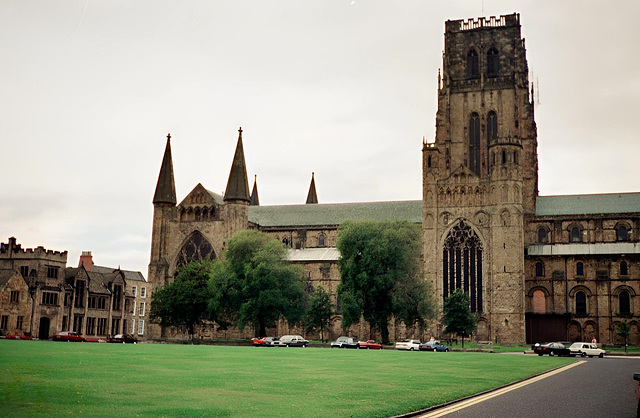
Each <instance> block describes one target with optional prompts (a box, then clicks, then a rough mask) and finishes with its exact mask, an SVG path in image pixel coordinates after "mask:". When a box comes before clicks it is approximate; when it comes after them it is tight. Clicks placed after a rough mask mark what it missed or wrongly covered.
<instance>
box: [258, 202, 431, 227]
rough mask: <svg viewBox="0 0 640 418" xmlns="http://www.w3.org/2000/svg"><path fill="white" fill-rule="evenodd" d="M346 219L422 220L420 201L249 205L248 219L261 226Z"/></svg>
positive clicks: (283, 225)
mask: <svg viewBox="0 0 640 418" xmlns="http://www.w3.org/2000/svg"><path fill="white" fill-rule="evenodd" d="M347 219H351V220H354V221H361V220H372V221H382V220H408V221H410V222H415V223H420V222H422V201H421V200H404V201H392V202H367V203H330V204H314V205H280V206H250V207H249V221H250V222H253V223H254V224H257V225H259V226H261V227H295V226H324V225H331V226H335V225H340V224H341V223H342V222H344V221H346V220H347Z"/></svg>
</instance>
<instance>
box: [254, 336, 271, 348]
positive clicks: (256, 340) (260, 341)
mask: <svg viewBox="0 0 640 418" xmlns="http://www.w3.org/2000/svg"><path fill="white" fill-rule="evenodd" d="M265 338H267V337H260V338H252V339H251V345H253V346H254V347H262V346H264V339H265Z"/></svg>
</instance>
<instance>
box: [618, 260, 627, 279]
mask: <svg viewBox="0 0 640 418" xmlns="http://www.w3.org/2000/svg"><path fill="white" fill-rule="evenodd" d="M627 274H629V265H628V264H627V262H626V261H621V262H620V275H621V276H626V275H627Z"/></svg>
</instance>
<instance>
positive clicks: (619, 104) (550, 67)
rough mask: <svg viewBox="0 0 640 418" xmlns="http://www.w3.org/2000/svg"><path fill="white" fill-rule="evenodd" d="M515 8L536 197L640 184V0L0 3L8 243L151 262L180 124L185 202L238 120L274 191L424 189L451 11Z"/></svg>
mask: <svg viewBox="0 0 640 418" xmlns="http://www.w3.org/2000/svg"><path fill="white" fill-rule="evenodd" d="M513 12H518V13H520V14H521V24H522V34H523V36H524V37H525V38H526V47H527V58H528V61H529V68H530V71H531V72H532V73H533V76H532V81H537V82H538V84H539V101H540V103H539V104H537V105H536V109H535V115H536V122H537V125H538V142H539V148H538V154H539V161H540V172H539V178H540V194H541V195H555V194H581V193H612V192H638V191H640V184H639V181H638V179H640V162H639V160H638V158H639V156H640V136H639V135H638V131H639V130H638V126H639V125H638V119H639V115H640V104H639V103H640V101H639V99H638V98H639V97H640V71H639V70H638V68H639V66H640V47H639V46H638V41H640V25H639V24H638V22H637V18H638V16H640V2H638V1H635V0H633V1H631V0H629V1H614V2H608V3H606V2H603V1H595V0H588V1H557V0H552V1H548V0H532V1H513V0H512V1H497V0H496V1H492V0H484V1H482V0H477V1H461V0H457V1H431V0H402V1H383V0H304V1H302V0H272V1H265V0H244V1H242V0H233V1H229V0H225V1H217V0H199V1H195V0H180V1H177V0H174V1H162V0H121V1H115V0H113V1H111V0H100V1H97V0H88V1H87V0H55V1H52V0H39V1H31V0H2V1H1V2H0V57H2V62H3V64H2V65H1V66H0V138H1V140H2V146H1V147H0V163H1V167H2V171H3V176H2V178H3V181H2V185H1V186H0V240H1V241H2V242H7V238H8V237H10V236H15V237H16V238H17V239H18V242H19V243H21V244H22V245H23V247H28V248H32V247H36V246H39V245H42V246H44V247H45V248H48V249H53V250H68V251H69V259H68V262H69V265H73V266H75V265H77V263H78V258H79V256H80V253H81V251H83V250H91V251H92V252H93V256H94V262H95V263H96V264H99V265H105V266H114V267H117V266H121V267H122V268H123V269H130V270H139V271H141V272H142V273H143V274H144V275H145V277H146V275H147V265H148V263H149V251H150V239H151V221H152V210H153V206H152V203H151V201H152V198H153V193H154V190H155V185H156V181H157V177H158V171H159V168H160V163H161V160H162V154H163V151H164V146H165V141H166V135H167V133H169V132H170V133H171V136H172V141H171V142H172V151H173V163H174V171H175V179H176V191H177V194H178V201H180V200H182V199H183V198H184V197H185V196H186V195H187V194H188V193H189V191H190V190H191V189H193V188H194V187H195V186H196V185H197V184H198V183H199V182H200V183H202V184H203V185H204V186H205V187H206V188H207V189H209V190H212V191H215V192H218V193H222V191H223V190H224V189H225V186H226V182H227V178H228V175H229V169H230V167H231V162H232V158H233V152H234V148H235V145H236V140H237V136H238V132H237V130H238V127H240V126H242V128H243V130H244V133H243V140H244V149H245V155H246V161H247V169H248V174H249V177H250V187H252V186H253V176H254V175H256V174H257V176H258V189H259V195H260V202H261V204H262V205H278V204H299V203H304V201H305V198H306V196H307V191H308V188H309V183H310V180H311V172H312V171H313V172H315V178H316V186H317V192H318V199H319V201H320V203H336V202H338V203H340V202H356V201H357V202H362V201H386V200H414V199H421V197H422V196H421V181H422V177H421V166H420V164H421V152H420V150H421V145H422V138H423V136H424V137H426V139H427V140H428V141H433V139H434V134H435V127H434V125H435V114H436V90H437V75H438V69H439V68H441V66H442V49H443V46H444V36H443V33H444V22H445V21H446V20H448V19H452V20H455V19H466V18H470V17H479V16H491V15H494V16H498V15H501V14H510V13H513Z"/></svg>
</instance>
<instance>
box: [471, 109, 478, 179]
mask: <svg viewBox="0 0 640 418" xmlns="http://www.w3.org/2000/svg"><path fill="white" fill-rule="evenodd" d="M469 170H471V171H473V172H474V173H476V174H477V175H478V176H479V175H480V117H479V116H478V114H477V113H472V114H471V117H470V118H469Z"/></svg>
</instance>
